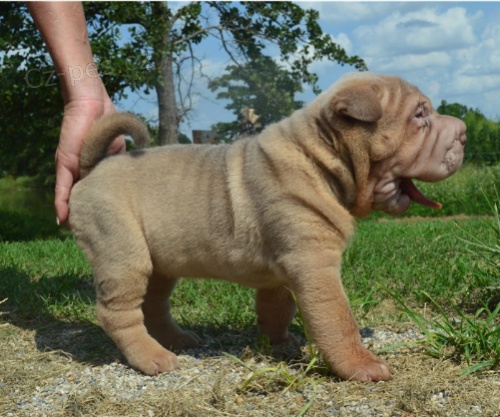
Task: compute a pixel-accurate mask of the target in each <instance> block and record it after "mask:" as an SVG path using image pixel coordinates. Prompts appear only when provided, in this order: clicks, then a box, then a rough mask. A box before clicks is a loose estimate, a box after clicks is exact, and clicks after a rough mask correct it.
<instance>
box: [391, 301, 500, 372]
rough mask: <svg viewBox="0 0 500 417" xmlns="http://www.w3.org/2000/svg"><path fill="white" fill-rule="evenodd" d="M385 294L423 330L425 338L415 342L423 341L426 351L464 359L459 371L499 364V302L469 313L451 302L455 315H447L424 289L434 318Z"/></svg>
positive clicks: (479, 369)
mask: <svg viewBox="0 0 500 417" xmlns="http://www.w3.org/2000/svg"><path fill="white" fill-rule="evenodd" d="M389 294H390V295H391V296H392V297H393V298H394V300H396V301H397V302H398V303H399V304H400V305H401V307H402V308H403V311H404V312H405V313H406V314H407V316H408V317H409V318H410V319H411V320H412V321H413V322H414V323H415V324H416V325H417V326H418V328H419V329H420V330H421V331H422V333H423V334H424V336H425V339H424V340H422V341H418V342H416V343H418V344H423V345H424V346H425V347H426V352H427V353H428V354H429V355H431V356H434V357H436V358H452V359H454V360H456V361H457V362H462V361H465V362H466V363H467V365H468V367H467V368H465V369H464V370H463V371H462V375H467V374H469V373H473V372H478V371H481V370H484V369H487V368H494V367H496V366H497V365H498V364H500V326H499V325H498V321H499V320H500V303H498V305H497V307H496V308H495V309H494V310H493V311H491V310H489V309H488V308H487V307H482V308H480V309H478V310H477V311H476V312H475V313H474V314H473V315H472V317H469V316H468V315H466V314H465V313H464V312H462V311H461V310H460V309H459V308H458V307H457V306H456V305H454V304H453V303H451V309H452V312H453V313H454V314H456V317H453V316H452V317H450V315H449V313H448V312H447V311H445V310H444V309H443V307H442V306H441V305H439V304H438V303H437V302H436V301H435V300H434V299H433V298H432V297H431V296H430V295H429V294H428V293H426V292H425V291H424V292H423V294H424V296H425V297H427V298H428V300H429V301H430V302H431V304H432V306H433V307H434V308H435V309H436V310H437V312H438V317H437V318H436V319H429V318H427V317H426V316H425V315H423V314H421V313H419V312H417V311H415V310H413V309H411V308H410V307H408V305H407V304H406V302H405V301H404V300H403V299H402V298H401V297H399V296H398V295H397V294H395V293H392V292H389Z"/></svg>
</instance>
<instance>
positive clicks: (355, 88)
mask: <svg viewBox="0 0 500 417" xmlns="http://www.w3.org/2000/svg"><path fill="white" fill-rule="evenodd" d="M378 91H379V87H378V86H377V85H374V84H368V83H363V84H362V85H359V84H358V85H352V84H351V85H350V86H348V87H346V88H343V89H342V90H340V91H338V92H337V93H336V94H335V96H334V97H333V99H332V101H331V102H330V110H331V111H332V113H333V114H334V115H338V116H344V117H351V118H352V119H356V120H360V121H362V122H376V121H377V120H379V119H380V118H381V117H382V105H381V103H380V98H379V95H378Z"/></svg>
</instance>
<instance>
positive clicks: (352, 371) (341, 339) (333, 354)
mask: <svg viewBox="0 0 500 417" xmlns="http://www.w3.org/2000/svg"><path fill="white" fill-rule="evenodd" d="M341 255H342V254H341V251H334V250H325V249H324V248H323V249H319V248H315V250H308V251H307V252H306V253H302V254H301V255H294V254H292V255H291V256H289V257H288V258H289V259H290V262H287V263H288V271H287V273H288V274H289V277H290V279H291V280H292V281H293V289H294V291H295V293H296V296H297V300H298V303H299V305H300V308H301V310H302V313H303V315H304V319H305V322H306V325H307V326H308V329H309V331H310V333H311V336H312V338H313V340H314V341H315V342H316V344H317V346H318V348H319V350H320V352H321V353H322V354H323V355H324V357H325V359H326V360H327V361H328V363H329V364H330V366H331V368H332V370H333V371H334V372H335V374H336V375H338V376H339V377H341V378H342V379H345V380H357V381H384V380H388V379H390V377H391V374H390V368H389V366H388V365H387V364H386V363H385V362H384V361H383V360H382V359H380V358H378V357H377V356H375V355H374V354H372V353H371V352H369V351H368V350H367V349H365V348H364V347H363V346H362V345H361V338H360V335H359V331H358V326H357V324H356V321H355V319H354V317H353V315H352V312H351V309H350V307H349V303H348V299H347V296H346V294H345V292H344V289H343V286H342V282H341V280H340V262H341Z"/></svg>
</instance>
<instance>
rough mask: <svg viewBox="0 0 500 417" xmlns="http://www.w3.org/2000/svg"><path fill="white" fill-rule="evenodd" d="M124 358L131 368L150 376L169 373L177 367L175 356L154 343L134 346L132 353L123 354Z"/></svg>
mask: <svg viewBox="0 0 500 417" xmlns="http://www.w3.org/2000/svg"><path fill="white" fill-rule="evenodd" d="M137 348H139V349H137ZM125 357H126V358H127V360H128V362H129V364H130V366H132V368H134V369H136V370H138V371H140V372H142V373H144V374H146V375H150V376H154V375H158V374H160V373H164V372H171V371H173V370H174V369H176V368H178V367H179V364H178V362H177V356H175V354H173V353H172V352H170V351H168V350H167V349H165V348H163V347H162V346H160V345H159V344H158V343H156V341H154V343H148V344H147V345H146V344H144V345H139V346H135V349H134V351H133V352H131V351H128V352H125Z"/></svg>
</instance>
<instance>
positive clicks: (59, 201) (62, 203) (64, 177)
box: [54, 164, 74, 224]
mask: <svg viewBox="0 0 500 417" xmlns="http://www.w3.org/2000/svg"><path fill="white" fill-rule="evenodd" d="M56 178H57V179H56V188H55V198H54V207H55V210H56V216H57V223H58V224H64V223H66V222H67V221H68V217H69V195H70V192H71V187H72V186H73V182H74V177H73V174H72V173H71V171H70V170H69V169H67V168H66V167H65V166H64V165H62V164H58V165H57V174H56Z"/></svg>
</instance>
